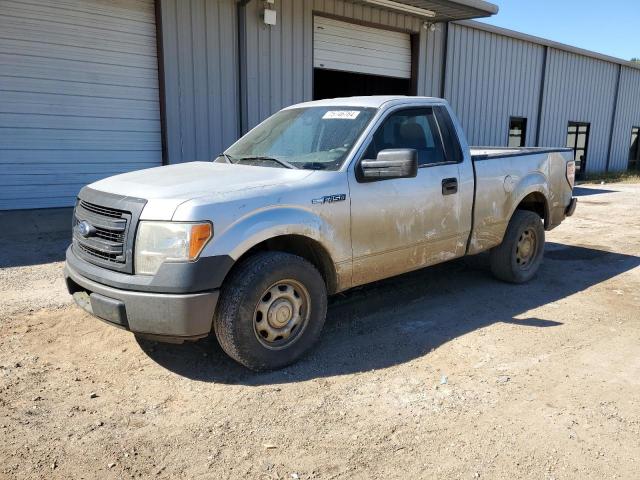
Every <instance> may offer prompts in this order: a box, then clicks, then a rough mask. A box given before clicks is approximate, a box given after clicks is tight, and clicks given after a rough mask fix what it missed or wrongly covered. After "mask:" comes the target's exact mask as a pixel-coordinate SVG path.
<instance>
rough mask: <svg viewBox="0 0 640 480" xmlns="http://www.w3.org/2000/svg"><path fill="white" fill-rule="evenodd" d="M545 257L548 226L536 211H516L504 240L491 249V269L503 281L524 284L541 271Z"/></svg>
mask: <svg viewBox="0 0 640 480" xmlns="http://www.w3.org/2000/svg"><path fill="white" fill-rule="evenodd" d="M543 256H544V227H543V225H542V219H541V218H540V216H539V215H538V214H536V213H534V212H530V211H527V210H516V211H515V213H514V214H513V216H512V217H511V221H509V225H508V226H507V231H506V233H505V235H504V239H503V240H502V243H501V244H500V245H498V246H497V247H495V248H494V249H492V250H491V255H490V260H491V271H492V272H493V274H494V275H495V276H496V277H497V278H499V279H500V280H504V281H505V282H511V283H523V282H526V281H528V280H530V279H531V278H532V277H533V276H534V275H535V274H536V272H537V271H538V268H539V267H540V264H541V263H542V257H543Z"/></svg>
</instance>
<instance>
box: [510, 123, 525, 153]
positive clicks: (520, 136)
mask: <svg viewBox="0 0 640 480" xmlns="http://www.w3.org/2000/svg"><path fill="white" fill-rule="evenodd" d="M526 143H527V119H526V118H522V117H511V118H509V143H508V146H509V147H524V146H525V144H526Z"/></svg>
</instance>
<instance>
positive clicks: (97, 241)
mask: <svg viewBox="0 0 640 480" xmlns="http://www.w3.org/2000/svg"><path fill="white" fill-rule="evenodd" d="M74 215H75V218H74V229H73V240H74V244H75V245H77V248H78V250H79V251H80V252H81V253H82V254H84V255H83V256H84V257H85V258H86V259H87V260H90V261H93V263H99V264H102V265H105V266H106V265H113V266H115V267H119V266H124V265H125V264H126V263H127V255H126V252H127V248H126V240H127V226H128V224H129V220H130V218H131V214H130V213H129V212H126V211H124V210H118V209H116V208H112V207H105V206H102V205H96V204H95V203H90V202H86V201H84V200H80V201H79V202H78V204H77V205H76V209H75V214H74ZM84 221H86V222H88V223H89V225H90V226H91V233H90V234H89V235H88V236H84V235H82V234H81V233H80V230H79V228H78V225H79V224H80V223H81V222H84Z"/></svg>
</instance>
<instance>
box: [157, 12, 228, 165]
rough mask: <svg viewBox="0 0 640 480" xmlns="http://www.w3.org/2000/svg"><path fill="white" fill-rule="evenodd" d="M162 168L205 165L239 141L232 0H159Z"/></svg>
mask: <svg viewBox="0 0 640 480" xmlns="http://www.w3.org/2000/svg"><path fill="white" fill-rule="evenodd" d="M160 6H161V15H162V47H163V48H162V49H163V53H164V59H163V60H164V72H165V74H164V82H165V88H164V90H165V94H166V99H165V114H166V128H167V145H166V147H167V152H166V154H167V158H166V159H165V161H166V162H167V163H180V162H191V161H194V160H210V159H212V158H213V157H214V156H216V155H217V154H218V153H220V152H222V151H223V150H224V149H225V148H227V147H228V146H229V145H230V144H231V143H233V142H234V141H235V140H236V139H237V138H238V131H239V119H238V115H239V108H238V107H239V102H238V91H239V83H238V29H237V4H236V2H235V0H203V1H193V2H191V1H189V2H187V1H184V0H162V2H161V3H160Z"/></svg>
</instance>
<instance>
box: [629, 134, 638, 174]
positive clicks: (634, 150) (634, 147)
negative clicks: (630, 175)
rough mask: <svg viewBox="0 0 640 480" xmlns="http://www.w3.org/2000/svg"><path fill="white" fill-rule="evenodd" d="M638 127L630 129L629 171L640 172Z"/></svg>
mask: <svg viewBox="0 0 640 480" xmlns="http://www.w3.org/2000/svg"><path fill="white" fill-rule="evenodd" d="M639 144H640V127H633V128H632V129H631V147H629V167H628V168H629V170H640V145H639Z"/></svg>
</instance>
